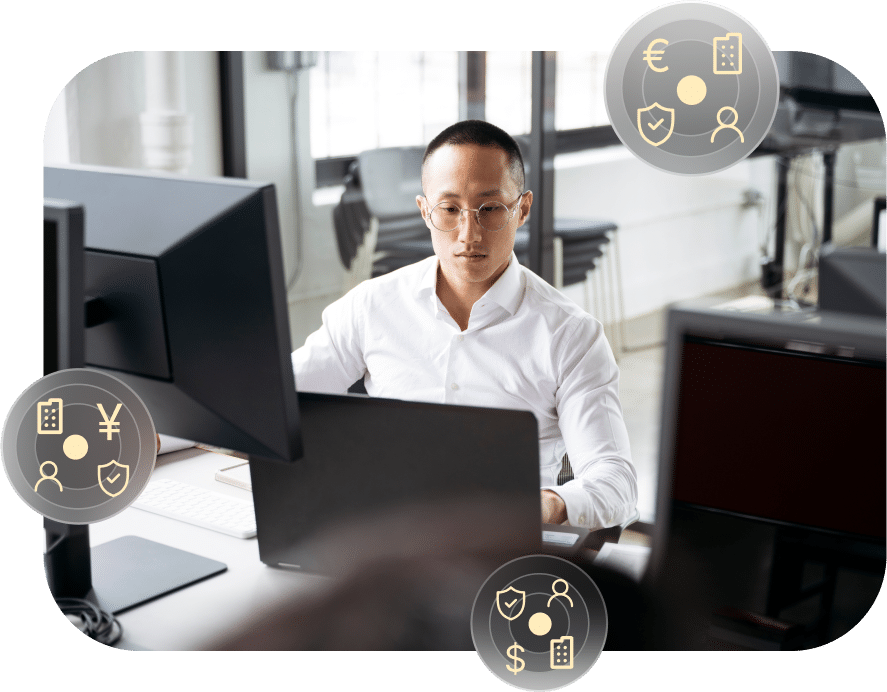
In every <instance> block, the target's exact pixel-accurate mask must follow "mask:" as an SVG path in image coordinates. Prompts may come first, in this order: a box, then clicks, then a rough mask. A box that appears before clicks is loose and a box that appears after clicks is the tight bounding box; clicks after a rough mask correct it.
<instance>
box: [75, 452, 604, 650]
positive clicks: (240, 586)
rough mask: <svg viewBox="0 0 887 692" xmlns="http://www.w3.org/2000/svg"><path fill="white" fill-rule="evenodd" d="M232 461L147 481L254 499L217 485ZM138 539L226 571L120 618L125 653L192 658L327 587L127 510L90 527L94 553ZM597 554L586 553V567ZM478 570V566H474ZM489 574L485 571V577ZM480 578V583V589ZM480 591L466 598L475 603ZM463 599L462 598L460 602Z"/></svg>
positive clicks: (187, 527)
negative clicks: (188, 654) (181, 653)
mask: <svg viewBox="0 0 887 692" xmlns="http://www.w3.org/2000/svg"><path fill="white" fill-rule="evenodd" d="M232 463H233V460H232V458H231V457H228V456H222V455H219V454H215V453H212V452H207V451H203V450H199V449H186V450H183V451H181V452H173V453H170V454H167V455H164V456H162V457H160V458H159V459H158V461H157V465H156V466H155V469H154V473H153V476H152V478H154V479H163V478H167V479H170V480H176V481H180V482H183V483H189V484H191V485H194V486H197V487H201V488H205V489H207V490H212V491H215V492H218V493H222V494H226V495H230V496H232V497H239V498H242V499H251V493H250V492H249V491H246V490H242V489H240V488H236V487H234V486H231V485H228V484H225V483H219V482H218V481H216V480H215V478H214V476H215V473H216V471H218V470H219V469H221V468H224V467H226V466H231V465H232ZM127 535H135V536H139V537H142V538H146V539H149V540H153V541H156V542H158V543H162V544H164V545H168V546H172V547H174V548H179V549H181V550H186V551H189V552H192V553H195V554H197V555H201V556H203V557H207V558H211V559H213V560H219V561H221V562H224V563H225V564H226V565H227V566H228V570H227V571H225V572H223V573H221V574H219V575H216V576H213V577H210V578H208V579H206V580H204V581H201V582H198V583H196V584H192V585H190V586H187V587H184V588H182V589H180V590H178V591H175V592H173V593H170V594H166V595H164V596H161V597H160V598H157V599H156V600H154V601H150V602H148V603H145V604H142V605H140V606H137V607H135V608H132V609H131V610H128V611H125V612H123V613H121V614H120V615H119V616H118V618H119V620H120V622H121V624H122V625H123V628H124V635H123V638H122V639H121V641H120V642H119V643H118V644H117V646H118V647H119V648H124V649H152V650H193V649H201V648H206V647H207V646H210V645H211V644H212V643H213V641H214V639H216V638H217V637H219V636H220V635H224V634H226V633H230V632H232V631H233V630H235V629H237V628H239V627H240V626H242V625H243V624H245V623H246V622H247V621H248V620H251V619H255V618H258V617H261V616H262V615H263V614H265V613H267V614H268V615H271V614H276V613H278V612H279V611H280V609H281V608H282V607H284V606H291V605H292V603H293V602H295V601H297V600H298V599H300V598H305V597H309V596H312V595H315V594H318V593H319V592H321V591H322V590H324V587H325V586H328V585H330V584H331V582H330V580H329V579H328V578H326V577H323V576H318V575H314V574H307V573H299V572H290V571H286V570H282V569H276V568H272V567H268V566H266V565H265V564H263V563H262V562H261V561H260V559H259V545H258V540H257V539H256V538H251V539H247V540H243V539H238V538H234V537H232V536H227V535H225V534H222V533H218V532H216V531H211V530H209V529H204V528H201V527H198V526H193V525H191V524H186V523H184V522H180V521H176V520H174V519H170V518H167V517H162V516H160V515H157V514H153V513H150V512H146V511H143V510H140V509H135V508H132V507H130V508H128V509H126V510H124V511H123V512H121V513H120V514H118V515H117V516H114V517H112V518H110V519H108V520H106V521H103V522H99V523H97V524H93V525H92V526H91V527H90V542H91V544H92V545H93V546H96V545H100V544H102V543H105V542H107V541H110V540H113V539H115V538H119V537H121V536H127ZM596 554H597V551H591V550H584V551H582V558H584V560H585V561H586V562H588V563H591V561H592V560H593V559H594V557H595V555H596ZM475 566H477V565H475ZM486 574H489V571H485V572H484V575H486ZM484 575H479V578H480V581H478V585H479V584H480V583H482V581H483V578H484ZM476 588H477V585H476V586H475V587H473V588H472V590H471V593H470V594H468V595H467V597H468V599H469V600H467V601H466V602H467V603H470V602H471V600H472V599H473V594H474V593H475V591H476ZM464 595H465V594H463V596H464Z"/></svg>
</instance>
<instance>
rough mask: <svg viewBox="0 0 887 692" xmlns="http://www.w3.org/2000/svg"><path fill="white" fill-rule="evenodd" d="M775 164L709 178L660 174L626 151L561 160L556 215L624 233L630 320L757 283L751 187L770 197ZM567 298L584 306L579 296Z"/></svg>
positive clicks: (754, 164)
mask: <svg viewBox="0 0 887 692" xmlns="http://www.w3.org/2000/svg"><path fill="white" fill-rule="evenodd" d="M771 168H772V162H771V161H769V160H763V159H758V160H754V161H751V160H746V161H743V162H741V163H739V164H737V165H736V166H733V167H732V168H729V169H728V170H726V171H722V172H720V173H716V174H713V175H707V176H692V177H690V176H678V175H672V174H669V173H663V172H660V171H658V170H656V169H654V168H652V167H650V166H648V165H647V164H645V163H642V162H641V161H639V160H637V159H636V158H635V157H634V156H633V155H632V154H631V153H630V152H629V151H628V150H627V149H625V148H624V147H621V146H617V147H609V148H607V149H602V150H598V151H592V152H580V153H576V154H568V155H562V156H558V157H556V158H555V214H556V215H557V216H562V217H583V216H584V217H601V218H605V219H609V220H611V221H614V222H615V223H616V224H617V225H618V227H619V230H618V231H617V234H618V241H619V255H620V262H621V267H622V278H623V287H622V290H623V300H624V305H625V315H626V317H634V316H638V315H642V314H645V313H648V312H652V311H653V310H656V309H658V308H661V307H663V306H664V305H667V304H668V303H670V302H672V301H675V300H682V299H686V298H691V297H695V296H700V295H704V294H706V293H711V292H715V291H719V290H722V289H725V288H730V287H733V286H737V285H739V284H742V283H745V282H747V281H751V280H753V279H755V278H756V277H757V276H758V271H759V270H758V262H757V258H758V256H759V251H758V224H759V216H758V212H757V210H756V209H755V208H751V209H743V208H742V206H741V202H742V194H743V191H745V190H746V189H748V188H755V189H757V190H759V191H760V192H762V193H764V194H768V193H769V188H770V182H771ZM565 292H566V293H567V294H568V295H570V296H571V297H573V298H574V300H577V302H578V301H579V299H577V297H576V290H575V289H573V288H570V287H568V288H567V289H566V291H565Z"/></svg>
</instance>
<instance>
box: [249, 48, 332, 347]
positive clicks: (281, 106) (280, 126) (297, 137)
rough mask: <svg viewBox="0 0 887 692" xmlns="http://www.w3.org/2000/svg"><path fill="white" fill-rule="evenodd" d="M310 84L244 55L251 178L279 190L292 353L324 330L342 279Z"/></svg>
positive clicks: (259, 56)
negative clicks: (313, 136)
mask: <svg viewBox="0 0 887 692" xmlns="http://www.w3.org/2000/svg"><path fill="white" fill-rule="evenodd" d="M309 81H310V80H309V77H308V72H305V71H302V72H298V73H286V72H281V71H273V70H269V69H268V68H267V66H266V61H265V54H264V53H263V52H248V53H245V54H244V91H245V100H246V155H247V177H249V178H250V179H251V180H266V181H269V182H273V183H274V184H275V186H276V190H277V203H278V209H279V214H280V227H281V236H282V241H283V254H284V269H285V273H286V276H287V283H288V291H287V295H288V302H289V315H290V335H291V339H292V344H293V348H296V347H298V346H301V345H302V343H304V341H305V337H306V336H308V334H310V333H311V332H312V331H314V330H315V329H317V327H319V326H320V323H321V320H320V313H321V311H322V310H323V308H324V307H325V306H326V305H327V304H329V303H330V302H332V301H333V300H335V299H336V298H338V297H339V296H340V295H341V287H342V280H343V275H344V268H343V266H342V263H341V261H340V260H339V255H338V249H337V248H336V238H335V233H334V232H333V218H332V210H333V206H334V204H331V205H323V204H322V205H320V206H315V205H314V202H313V193H314V185H315V176H314V161H313V160H312V159H311V156H310V131H309V128H308V122H309V110H308V105H309ZM294 104H295V106H294ZM336 201H337V200H336ZM300 233H301V240H299V234H300ZM299 245H301V255H302V262H301V269H299V267H298V265H299V262H298V257H299V254H300V253H299V251H298V247H299ZM297 272H298V273H297Z"/></svg>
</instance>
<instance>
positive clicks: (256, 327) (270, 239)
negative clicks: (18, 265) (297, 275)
mask: <svg viewBox="0 0 887 692" xmlns="http://www.w3.org/2000/svg"><path fill="white" fill-rule="evenodd" d="M44 193H45V195H46V198H45V201H44V282H45V289H46V290H45V297H46V298H45V303H44V322H45V344H44V353H45V360H46V368H47V370H46V372H47V373H49V372H53V371H55V370H58V369H62V368H68V367H83V366H84V365H85V366H86V367H89V368H97V369H104V370H107V371H108V372H109V373H110V374H112V375H114V376H115V377H117V378H118V379H120V380H122V381H124V382H125V383H126V384H128V385H129V386H130V387H131V388H132V389H133V390H134V391H135V392H136V393H137V394H138V395H139V396H140V397H141V398H142V400H143V401H144V402H145V404H146V406H147V407H148V410H149V411H150V413H151V416H152V418H153V420H154V423H155V427H156V428H157V430H158V431H160V432H163V433H168V434H171V435H175V436H178V437H184V438H186V439H191V440H195V441H200V442H206V443H209V444H211V445H215V446H218V447H223V448H227V449H233V450H237V451H241V452H244V453H246V454H248V455H250V456H251V457H252V458H262V459H268V460H270V461H272V462H278V463H279V462H291V461H295V460H297V459H299V458H301V455H302V445H301V436H300V429H299V417H298V400H297V397H296V389H295V378H294V375H293V371H292V365H291V361H290V352H291V348H290V336H289V320H288V318H287V308H286V297H285V288H284V276H283V263H282V257H281V249H280V235H279V233H280V231H279V227H278V222H277V206H276V199H275V194H274V188H273V186H271V185H268V184H261V183H253V182H248V181H243V180H235V179H208V180H196V179H190V178H184V177H178V176H173V175H164V174H157V173H140V172H133V171H125V170H117V169H107V168H92V167H70V168H45V169H44ZM59 200H75V201H74V202H66V201H59ZM44 526H45V528H46V534H47V552H46V554H45V556H44V561H45V564H46V570H47V578H48V581H49V584H50V589H51V591H52V593H53V595H54V596H55V597H56V598H59V597H72V596H73V597H83V596H89V597H90V598H92V599H93V600H94V601H96V602H97V603H98V604H99V605H102V606H105V607H106V608H107V609H108V610H113V611H114V612H120V611H122V610H125V609H127V608H129V607H132V606H134V605H138V604H139V603H141V602H143V601H144V600H147V599H148V598H153V597H157V596H159V595H162V594H163V593H166V592H168V591H171V590H174V589H177V588H180V587H182V586H185V585H187V584H190V583H193V582H195V581H198V580H199V579H202V578H206V577H209V576H212V575H213V574H216V573H218V572H219V569H220V568H221V569H224V565H222V564H221V563H218V562H215V561H212V560H206V559H205V558H201V557H199V556H193V555H190V554H186V553H184V552H183V551H179V550H175V549H172V548H168V547H167V546H161V545H160V544H156V543H152V542H144V546H143V549H142V552H141V553H140V554H137V553H136V552H133V550H132V547H131V546H130V547H126V546H123V545H114V543H115V542H111V543H108V544H104V545H103V546H97V547H96V548H94V549H93V550H92V552H93V553H95V551H96V550H100V551H101V556H100V557H101V559H92V558H91V556H90V546H89V532H88V526H72V525H66V524H60V523H58V522H55V521H53V520H50V519H45V520H44ZM139 561H142V562H141V563H140V562H139ZM138 564H143V566H144V569H140V568H139V567H138V566H137V565H138ZM158 565H161V566H158ZM149 568H151V569H149ZM140 573H145V574H149V573H154V574H158V573H162V575H163V580H162V582H163V583H147V582H145V583H134V582H133V580H132V579H131V578H130V577H128V576H127V575H132V574H140ZM136 581H138V580H136ZM112 603H113V604H114V606H113V607H111V605H110V604H112Z"/></svg>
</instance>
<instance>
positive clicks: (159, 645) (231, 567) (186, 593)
mask: <svg viewBox="0 0 887 692" xmlns="http://www.w3.org/2000/svg"><path fill="white" fill-rule="evenodd" d="M237 461H238V460H237V459H234V458H232V457H228V456H222V455H219V454H214V453H212V452H204V451H202V450H198V449H187V450H183V451H181V452H172V453H170V454H166V455H163V456H161V457H158V459H157V464H156V466H155V468H154V474H153V476H152V478H169V479H173V480H177V481H181V482H183V483H190V484H191V485H195V486H198V487H201V488H206V489H208V490H213V491H215V492H219V493H222V494H226V495H231V496H232V497H240V498H243V499H251V495H252V494H251V493H250V492H249V491H246V490H242V489H240V488H235V487H234V486H231V485H228V484H226V483H220V482H219V481H217V480H215V478H214V476H215V472H216V471H218V470H219V469H221V468H225V467H226V466H233V465H234V464H236V463H237ZM127 535H135V536H140V537H142V538H147V539H150V540H152V541H157V542H158V543H163V544H166V545H169V546H172V547H174V548H180V549H181V550H187V551H190V552H192V553H196V554H197V555H202V556H204V557H208V558H211V559H213V560H219V561H220V562H224V563H225V564H226V565H228V569H227V571H225V572H223V573H222V574H219V575H216V576H214V577H210V578H209V579H205V580H204V581H202V582H199V583H197V584H192V585H191V586H187V587H185V588H183V589H180V590H179V591H176V592H174V593H171V594H167V595H165V596H161V597H160V598H158V599H156V600H154V601H151V602H149V603H145V604H143V605H140V606H137V607H135V608H133V609H131V610H128V611H126V612H124V613H121V614H120V615H119V616H118V618H119V620H120V622H121V624H122V625H123V628H124V636H123V639H122V640H121V641H120V642H119V643H118V644H117V646H118V647H120V648H125V649H127V648H131V649H154V650H166V651H170V650H187V649H199V648H202V647H205V646H207V645H208V644H209V643H210V642H211V641H212V639H213V637H217V636H219V635H220V634H221V633H224V632H227V631H229V630H231V629H232V628H234V627H236V626H237V625H239V624H242V623H243V622H244V621H245V620H246V619H247V618H249V617H251V616H255V615H256V614H258V613H259V612H261V611H264V610H268V611H274V610H275V609H276V608H277V607H279V604H281V603H282V602H287V601H290V602H291V601H292V600H294V599H296V598H298V596H299V595H300V594H302V595H307V594H309V593H311V592H312V591H313V590H315V589H317V588H319V587H321V586H323V585H324V583H326V581H327V580H326V579H325V578H323V577H320V576H315V575H309V574H299V573H294V572H288V571H285V570H281V569H276V568H271V567H268V566H266V565H264V564H263V563H262V562H261V561H260V560H259V544H258V541H257V540H256V539H255V538H249V539H246V540H244V539H240V538H234V537H233V536H227V535H225V534H222V533H218V532H217V531H210V530H209V529H203V528H200V527H198V526H193V525H191V524H185V523H184V522H180V521H176V520H174V519H169V518H167V517H162V516H160V515H157V514H152V513H150V512H146V511H144V510H140V509H135V508H132V507H130V508H128V509H126V510H124V511H123V512H121V513H120V514H118V515H116V516H114V517H111V518H110V519H108V520H106V521H102V522H98V523H96V524H92V525H91V526H90V542H91V544H92V545H93V546H96V545H99V544H101V543H105V542H106V541H110V540H112V539H114V538H118V537H120V536H127Z"/></svg>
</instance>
